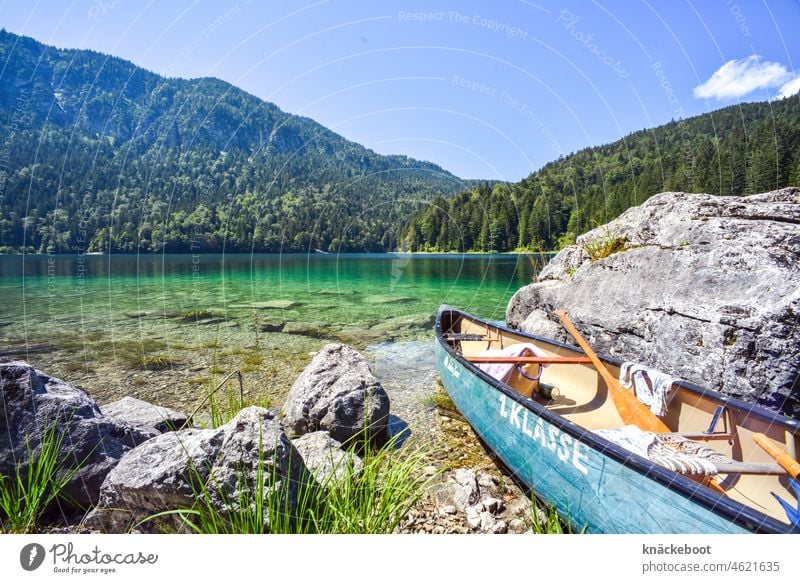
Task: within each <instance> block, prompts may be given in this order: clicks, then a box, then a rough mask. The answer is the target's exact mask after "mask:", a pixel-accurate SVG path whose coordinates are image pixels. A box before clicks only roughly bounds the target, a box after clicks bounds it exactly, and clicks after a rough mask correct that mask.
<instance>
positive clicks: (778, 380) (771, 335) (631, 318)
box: [506, 188, 800, 416]
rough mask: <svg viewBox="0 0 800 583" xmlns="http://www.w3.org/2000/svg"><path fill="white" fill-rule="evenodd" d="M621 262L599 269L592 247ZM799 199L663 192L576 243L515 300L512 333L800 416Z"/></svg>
mask: <svg viewBox="0 0 800 583" xmlns="http://www.w3.org/2000/svg"><path fill="white" fill-rule="evenodd" d="M612 241H616V242H618V243H619V244H620V245H624V247H623V248H622V250H621V251H618V252H615V253H612V254H611V255H609V256H607V257H605V258H601V259H597V260H595V261H592V259H590V256H589V254H588V252H587V250H588V249H590V248H591V247H592V245H594V244H597V243H603V242H612ZM798 264H800V189H798V188H786V189H783V190H778V191H775V192H769V193H765V194H758V195H752V196H746V197H721V196H712V195H708V194H687V193H680V192H665V193H661V194H658V195H655V196H653V197H652V198H650V199H649V200H648V201H647V202H645V203H644V204H642V205H641V206H638V207H635V208H631V209H628V210H627V211H626V212H625V213H623V214H622V215H621V216H620V217H618V218H617V219H615V220H613V221H611V222H610V223H609V224H608V225H605V226H603V227H600V228H597V229H594V230H593V231H590V232H588V233H586V234H584V235H583V236H581V237H579V238H578V241H577V244H576V245H571V246H569V247H567V248H565V249H563V250H562V251H561V252H560V253H558V255H556V256H555V257H554V258H553V259H552V260H551V262H550V263H549V264H548V265H547V266H546V267H545V269H544V270H543V271H542V272H541V274H540V275H539V277H538V279H537V282H536V283H533V284H531V285H528V286H526V287H524V288H522V289H520V290H519V291H518V292H517V293H516V294H515V295H514V297H513V298H512V299H511V301H510V303H509V305H508V309H507V312H506V320H507V322H508V323H509V325H511V326H513V327H516V328H519V329H522V330H524V331H526V332H532V333H537V334H542V335H544V336H549V337H556V338H558V339H561V340H566V337H565V335H564V334H563V332H562V329H561V326H560V325H559V324H558V320H557V318H556V316H555V315H554V314H553V311H554V310H555V309H557V308H564V309H566V310H568V312H569V314H570V317H571V319H572V320H573V322H575V323H576V325H577V327H578V328H579V330H580V331H581V333H583V334H584V335H585V336H586V338H587V340H588V341H589V342H590V343H591V344H592V345H593V346H594V347H595V348H596V349H597V350H598V351H600V352H604V353H606V354H610V355H613V356H617V357H620V358H622V359H624V360H633V361H638V362H642V363H644V364H648V365H650V366H655V367H657V368H660V369H662V370H664V371H666V372H668V373H670V374H673V375H676V376H678V377H681V378H684V379H686V380H689V381H692V382H695V383H697V384H700V385H702V386H705V387H709V388H712V389H716V390H720V391H722V392H724V393H727V394H730V395H734V396H737V397H740V398H744V399H746V400H749V401H751V402H758V403H760V404H763V405H765V406H768V407H771V408H773V409H781V410H783V411H784V412H786V413H788V414H790V415H795V416H796V415H798V414H800V393H799V392H798V389H797V385H798V378H799V375H800V359H798V357H797V347H798V346H800V269H798V268H797V266H798Z"/></svg>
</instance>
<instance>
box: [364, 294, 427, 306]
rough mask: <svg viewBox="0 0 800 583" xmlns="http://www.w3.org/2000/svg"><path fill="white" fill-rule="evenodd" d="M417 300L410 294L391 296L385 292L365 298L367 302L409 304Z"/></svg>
mask: <svg viewBox="0 0 800 583" xmlns="http://www.w3.org/2000/svg"><path fill="white" fill-rule="evenodd" d="M416 301H417V298H412V297H410V296H389V295H383V294H379V295H373V296H367V297H365V298H364V302H365V303H367V304H409V303H412V302H416Z"/></svg>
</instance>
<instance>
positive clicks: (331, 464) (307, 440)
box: [292, 431, 364, 486]
mask: <svg viewBox="0 0 800 583" xmlns="http://www.w3.org/2000/svg"><path fill="white" fill-rule="evenodd" d="M292 444H294V446H295V448H296V449H297V452H298V453H299V454H300V457H301V458H303V463H304V464H305V466H306V468H308V471H309V472H311V475H313V476H314V478H316V480H317V483H318V484H320V485H321V486H327V485H328V484H330V483H331V482H336V481H341V480H343V479H345V478H347V476H348V475H350V476H359V475H360V474H361V472H362V471H363V469H364V463H363V462H362V461H361V458H360V457H358V456H357V455H356V454H355V453H353V452H351V451H347V450H345V449H343V448H342V444H341V443H339V442H338V441H336V440H334V439H331V435H330V433H328V432H327V431H314V432H313V433H307V434H305V435H303V436H302V437H298V438H297V439H295V440H293V441H292Z"/></svg>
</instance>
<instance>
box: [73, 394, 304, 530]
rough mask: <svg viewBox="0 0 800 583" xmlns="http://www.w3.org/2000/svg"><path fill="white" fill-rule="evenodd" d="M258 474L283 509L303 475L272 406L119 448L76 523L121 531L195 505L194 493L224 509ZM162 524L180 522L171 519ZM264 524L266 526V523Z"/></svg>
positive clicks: (293, 500) (255, 487) (251, 487)
mask: <svg viewBox="0 0 800 583" xmlns="http://www.w3.org/2000/svg"><path fill="white" fill-rule="evenodd" d="M259 468H261V469H260V470H259ZM259 479H262V480H263V481H264V487H263V491H265V492H278V493H277V494H276V495H278V496H281V497H283V498H284V500H282V502H281V504H282V505H285V508H286V509H287V512H291V511H293V510H294V508H295V507H296V504H297V490H298V487H299V485H300V484H302V483H305V482H306V481H307V480H308V479H309V476H308V473H307V470H306V468H305V466H304V464H303V461H302V458H301V457H300V454H299V453H298V452H297V450H296V449H295V448H294V446H293V445H292V443H291V442H290V441H289V438H288V437H287V436H286V434H285V433H284V431H283V428H282V427H281V424H280V422H279V420H278V418H277V411H275V410H273V409H264V408H261V407H248V408H246V409H243V410H242V411H240V412H239V414H238V415H237V416H236V417H234V418H233V419H232V420H231V421H230V422H228V423H227V424H225V425H223V426H221V427H219V428H217V429H186V430H183V431H176V432H170V433H164V434H162V435H159V436H157V437H154V438H153V439H151V440H149V441H147V442H145V443H144V444H142V445H140V446H139V447H136V448H135V449H132V450H130V451H129V452H127V453H126V454H125V455H124V456H123V458H122V459H121V460H120V462H119V464H117V466H116V467H115V468H114V469H113V470H112V471H111V472H109V474H108V476H107V477H106V479H105V481H104V482H103V486H102V489H101V491H100V501H99V503H98V505H97V508H95V509H94V510H93V511H92V512H91V513H90V514H89V515H88V516H87V518H86V520H85V522H84V525H85V526H86V527H88V528H93V529H98V530H101V531H103V532H108V533H123V532H127V531H128V530H129V529H130V527H131V526H132V525H135V524H137V523H139V522H140V521H141V520H143V519H144V518H146V517H148V516H151V515H153V514H156V513H158V512H164V511H168V510H177V509H182V508H192V507H196V505H197V501H198V500H199V499H202V500H203V502H201V503H200V507H201V508H202V506H203V504H205V503H206V502H205V501H206V500H207V501H208V502H207V503H209V504H211V505H213V507H214V508H216V509H217V510H219V511H220V512H222V513H224V512H225V511H227V510H230V509H232V508H234V509H235V508H236V507H237V505H238V504H239V502H240V501H241V499H242V497H245V498H246V499H247V498H248V496H250V495H249V494H247V492H258V491H261V487H260V486H259V484H258V480H259ZM204 484H207V485H208V486H207V487H206V489H205V491H204V490H203V485H204ZM164 522H165V523H166V525H167V526H168V527H171V528H180V526H181V524H180V520H179V519H178V518H177V517H172V518H170V517H167V518H165V519H164ZM160 526H161V524H160V523H157V522H145V523H144V524H142V525H141V527H140V528H141V530H143V531H146V532H149V531H155V530H157V529H158V528H160ZM264 528H265V530H267V531H268V528H269V524H268V523H267V524H265V525H264Z"/></svg>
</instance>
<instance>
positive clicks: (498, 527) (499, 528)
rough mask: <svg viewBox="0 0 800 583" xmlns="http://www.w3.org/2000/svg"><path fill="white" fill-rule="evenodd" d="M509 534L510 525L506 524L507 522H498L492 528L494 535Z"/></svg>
mask: <svg viewBox="0 0 800 583" xmlns="http://www.w3.org/2000/svg"><path fill="white" fill-rule="evenodd" d="M507 532H508V525H507V524H506V521H505V520H498V521H497V522H495V523H494V526H493V527H492V533H494V534H506V533H507Z"/></svg>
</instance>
